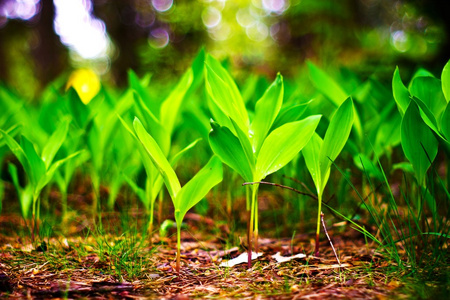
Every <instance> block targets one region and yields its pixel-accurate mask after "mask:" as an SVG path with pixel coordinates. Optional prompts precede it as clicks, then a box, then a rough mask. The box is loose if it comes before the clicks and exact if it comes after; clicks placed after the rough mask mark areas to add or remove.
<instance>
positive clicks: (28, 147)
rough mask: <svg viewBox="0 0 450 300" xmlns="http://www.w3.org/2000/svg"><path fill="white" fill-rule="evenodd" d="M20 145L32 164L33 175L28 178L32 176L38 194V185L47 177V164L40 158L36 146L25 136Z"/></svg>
mask: <svg viewBox="0 0 450 300" xmlns="http://www.w3.org/2000/svg"><path fill="white" fill-rule="evenodd" d="M20 145H21V147H22V149H23V151H24V152H25V155H26V156H27V158H28V161H29V162H30V169H31V174H28V176H30V179H31V183H32V185H33V188H34V192H37V190H36V188H37V184H38V182H39V180H40V179H41V178H42V177H44V176H45V173H46V168H45V164H44V162H43V161H42V159H41V158H40V157H39V155H38V154H37V153H36V149H35V148H34V145H33V144H32V143H31V142H30V141H29V140H28V139H27V138H26V137H25V136H22V139H21V141H20Z"/></svg>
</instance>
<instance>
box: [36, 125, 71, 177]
mask: <svg viewBox="0 0 450 300" xmlns="http://www.w3.org/2000/svg"><path fill="white" fill-rule="evenodd" d="M69 124H70V120H69V119H67V118H65V119H63V121H62V122H61V123H60V124H59V125H58V127H57V129H56V130H55V132H53V134H52V135H51V136H50V138H49V139H48V141H47V143H46V144H45V147H44V149H43V150H42V160H43V161H44V163H45V167H46V168H47V169H48V167H49V166H50V164H51V163H52V161H53V158H54V157H55V155H56V153H57V152H58V150H59V148H61V145H62V144H63V142H64V140H65V139H66V136H67V132H68V131H69Z"/></svg>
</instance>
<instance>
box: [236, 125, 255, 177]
mask: <svg viewBox="0 0 450 300" xmlns="http://www.w3.org/2000/svg"><path fill="white" fill-rule="evenodd" d="M230 120H231V123H232V124H233V128H234V130H235V131H236V133H237V137H238V139H239V142H240V143H241V147H242V149H243V150H244V153H245V156H246V157H247V163H248V165H249V166H250V169H252V170H254V169H255V154H253V148H252V145H251V143H250V139H249V137H248V136H247V135H246V134H245V133H244V132H243V131H242V130H241V129H240V128H239V126H238V125H237V124H236V122H234V120H233V119H230Z"/></svg>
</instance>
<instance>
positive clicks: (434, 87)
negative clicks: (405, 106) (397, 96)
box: [409, 77, 447, 120]
mask: <svg viewBox="0 0 450 300" xmlns="http://www.w3.org/2000/svg"><path fill="white" fill-rule="evenodd" d="M409 92H410V93H411V95H413V96H415V97H417V98H419V99H420V100H422V102H423V103H425V105H426V106H427V107H428V108H429V109H430V111H431V112H432V113H433V115H434V117H435V118H436V119H437V120H439V119H440V116H441V114H442V112H443V111H444V109H445V107H446V106H447V101H446V100H445V98H444V94H443V93H442V87H441V81H440V80H439V79H437V78H434V77H416V78H414V79H413V81H412V83H411V87H410V89H409Z"/></svg>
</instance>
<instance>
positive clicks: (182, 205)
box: [133, 118, 222, 272]
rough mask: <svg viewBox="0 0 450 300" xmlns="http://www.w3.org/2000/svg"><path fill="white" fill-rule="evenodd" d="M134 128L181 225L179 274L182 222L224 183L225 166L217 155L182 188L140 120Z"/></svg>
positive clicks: (178, 251)
mask: <svg viewBox="0 0 450 300" xmlns="http://www.w3.org/2000/svg"><path fill="white" fill-rule="evenodd" d="M133 126H134V130H135V132H136V135H137V137H138V138H139V140H140V142H141V143H142V145H143V147H144V148H145V150H146V152H147V155H148V156H149V158H150V160H151V162H152V163H153V164H154V166H155V167H156V168H157V169H158V171H159V172H160V174H161V176H162V178H163V180H164V183H165V185H166V188H167V190H168V192H169V194H170V197H171V198H172V202H173V205H174V207H175V213H174V214H175V221H176V223H177V263H176V271H177V272H179V271H180V247H181V223H182V222H183V218H184V216H185V214H186V213H187V212H188V210H189V209H191V208H192V207H193V206H194V205H195V204H197V203H198V202H199V201H200V200H201V199H203V198H204V197H205V196H206V194H207V193H208V192H209V190H210V189H211V188H213V187H214V186H215V185H217V184H218V183H219V182H221V181H222V164H221V162H220V160H219V159H218V158H217V157H216V156H213V157H212V158H211V159H210V160H209V162H208V163H207V164H206V165H205V166H204V167H203V168H202V169H201V170H200V171H199V172H198V173H197V174H196V175H195V176H194V177H193V178H192V179H191V180H190V181H188V182H187V183H186V184H185V185H184V186H183V187H181V185H180V182H179V180H178V178H177V175H176V174H175V171H174V169H173V168H172V166H171V165H170V163H169V161H168V160H167V158H166V156H165V155H164V153H163V152H162V150H161V148H160V147H159V146H158V144H157V143H156V141H155V140H154V139H153V137H152V136H151V135H150V134H148V132H147V131H146V130H145V128H144V126H143V125H142V123H141V122H140V121H139V119H138V118H135V120H134V122H133Z"/></svg>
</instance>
